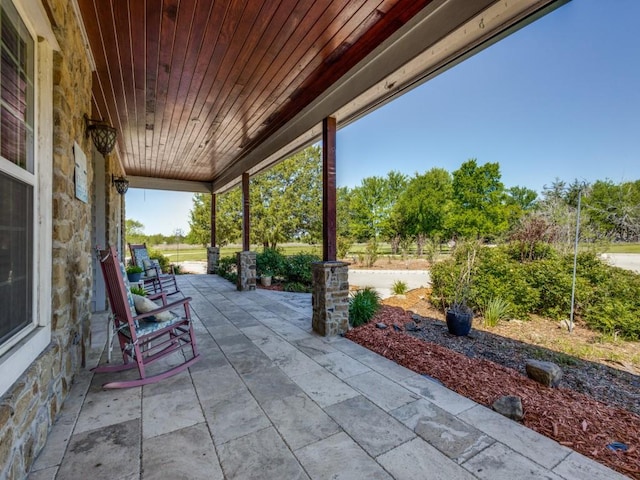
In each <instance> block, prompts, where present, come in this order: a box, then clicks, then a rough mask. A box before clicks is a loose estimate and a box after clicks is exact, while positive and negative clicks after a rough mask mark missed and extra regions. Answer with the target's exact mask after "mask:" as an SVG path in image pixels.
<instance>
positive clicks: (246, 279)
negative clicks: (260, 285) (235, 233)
mask: <svg viewBox="0 0 640 480" xmlns="http://www.w3.org/2000/svg"><path fill="white" fill-rule="evenodd" d="M236 255H237V256H236V259H237V262H238V263H237V265H238V280H237V282H236V287H237V288H238V290H240V291H241V292H244V291H245V290H255V289H256V252H238V253H237V254H236Z"/></svg>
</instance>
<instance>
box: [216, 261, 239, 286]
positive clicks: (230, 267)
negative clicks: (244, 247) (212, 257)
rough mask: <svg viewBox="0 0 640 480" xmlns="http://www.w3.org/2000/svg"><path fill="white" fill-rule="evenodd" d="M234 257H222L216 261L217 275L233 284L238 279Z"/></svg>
mask: <svg viewBox="0 0 640 480" xmlns="http://www.w3.org/2000/svg"><path fill="white" fill-rule="evenodd" d="M236 263H237V260H236V257H222V258H220V260H218V269H217V270H216V272H217V274H218V275H220V276H221V277H222V278H226V279H227V280H229V281H230V282H233V283H235V281H236V279H237V278H238V274H237V271H238V266H237V265H236Z"/></svg>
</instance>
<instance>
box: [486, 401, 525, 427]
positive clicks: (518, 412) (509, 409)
mask: <svg viewBox="0 0 640 480" xmlns="http://www.w3.org/2000/svg"><path fill="white" fill-rule="evenodd" d="M491 407H492V408H493V409H494V410H495V411H496V412H498V413H499V414H501V415H504V416H505V417H507V418H510V419H511V420H516V421H520V420H522V417H524V410H523V409H522V400H521V399H520V397H516V396H513V395H507V396H504V397H500V398H499V399H497V400H496V401H495V402H493V405H491Z"/></svg>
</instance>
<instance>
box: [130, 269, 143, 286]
mask: <svg viewBox="0 0 640 480" xmlns="http://www.w3.org/2000/svg"><path fill="white" fill-rule="evenodd" d="M141 276H142V267H138V266H137V265H129V266H127V278H128V279H129V283H137V282H139V281H140V277H141Z"/></svg>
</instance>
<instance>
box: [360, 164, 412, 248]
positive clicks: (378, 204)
mask: <svg viewBox="0 0 640 480" xmlns="http://www.w3.org/2000/svg"><path fill="white" fill-rule="evenodd" d="M406 185H407V177H406V175H403V174H401V173H398V172H394V171H391V172H389V173H388V174H387V177H386V178H385V177H367V178H363V179H362V182H361V183H360V185H359V186H358V187H355V188H354V189H353V190H352V191H351V200H350V203H349V208H350V211H351V215H352V219H351V232H352V234H353V235H355V237H356V238H357V239H358V240H359V241H364V240H369V239H375V240H379V239H381V238H384V239H390V238H391V237H392V236H393V235H395V234H396V233H397V232H395V231H394V228H393V225H392V223H391V212H392V210H393V206H394V205H395V202H396V200H397V198H398V197H399V195H400V193H401V192H402V191H403V190H404V189H405V187H406Z"/></svg>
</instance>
